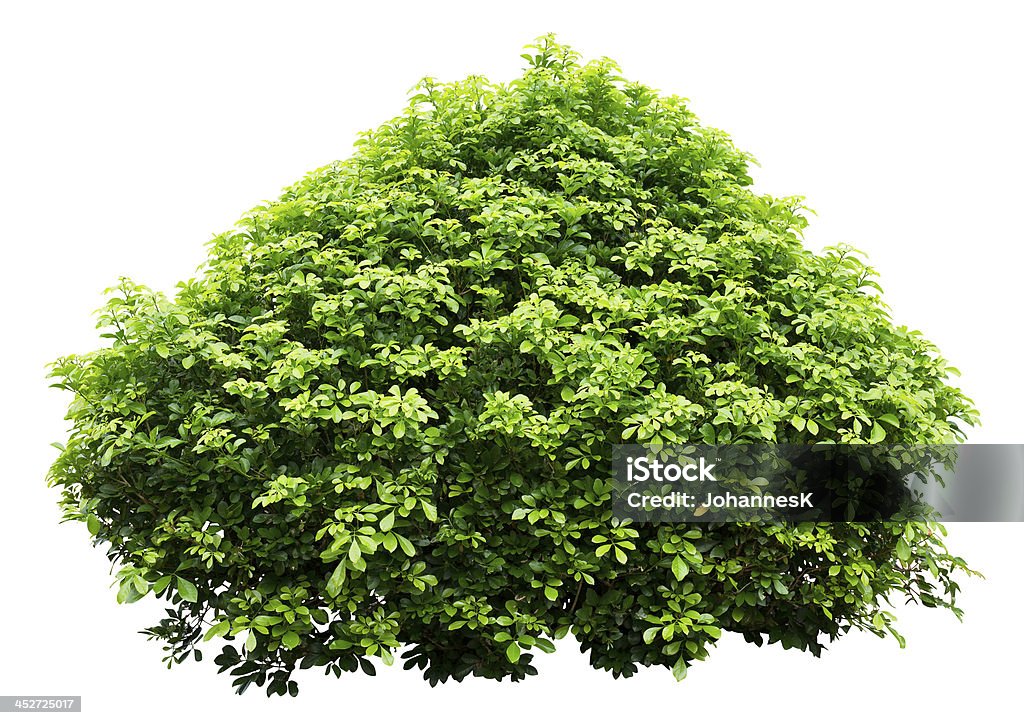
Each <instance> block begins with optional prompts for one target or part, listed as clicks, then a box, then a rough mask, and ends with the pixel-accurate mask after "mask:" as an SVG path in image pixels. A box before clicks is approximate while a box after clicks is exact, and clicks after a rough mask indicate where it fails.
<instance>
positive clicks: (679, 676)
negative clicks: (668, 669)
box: [672, 657, 687, 682]
mask: <svg viewBox="0 0 1024 725" xmlns="http://www.w3.org/2000/svg"><path fill="white" fill-rule="evenodd" d="M686 669H687V667H686V660H684V659H683V658H682V657H680V658H679V659H678V660H676V663H675V664H674V665H672V676H673V677H674V678H676V682H682V681H683V680H685V679H686Z"/></svg>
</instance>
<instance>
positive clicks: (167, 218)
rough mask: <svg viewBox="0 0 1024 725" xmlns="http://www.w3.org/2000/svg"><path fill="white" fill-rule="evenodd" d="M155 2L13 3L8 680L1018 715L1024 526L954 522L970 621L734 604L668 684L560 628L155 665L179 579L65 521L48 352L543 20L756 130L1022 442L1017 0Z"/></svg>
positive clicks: (820, 230) (201, 697)
mask: <svg viewBox="0 0 1024 725" xmlns="http://www.w3.org/2000/svg"><path fill="white" fill-rule="evenodd" d="M156 5H157V4H152V3H111V2H90V3H70V2H69V3H53V2H4V3H3V4H2V5H0V7H2V10H0V93H2V95H0V131H2V132H0V152H2V155H0V203H2V222H0V235H2V236H0V239H2V255H3V256H2V259H3V281H2V283H0V295H2V302H0V304H2V309H3V311H4V321H3V324H4V335H3V340H4V342H3V355H2V356H0V365H2V366H3V370H2V376H0V381H2V384H3V400H4V403H5V406H4V408H5V409H4V410H3V414H2V416H0V425H2V431H0V433H2V435H0V445H2V453H3V464H4V468H5V471H6V475H5V476H4V481H3V483H4V490H5V493H6V496H5V498H4V503H5V506H4V509H3V512H2V514H0V522H2V526H0V536H2V544H0V557H2V571H0V633H2V643H0V649H2V656H0V694H8V695H15V694H24V695H47V694H49V695H53V694H81V695H83V696H84V698H85V710H86V712H85V713H84V714H83V715H80V716H68V715H63V716H61V717H64V718H69V719H70V718H72V717H77V718H79V719H85V720H87V721H89V722H111V721H115V720H117V719H124V720H127V719H132V720H135V721H142V720H145V721H150V722H156V723H163V722H177V723H181V722H187V721H190V720H196V721H199V722H207V721H213V720H214V718H229V717H230V718H235V717H237V718H238V719H242V718H250V717H254V716H255V717H260V718H263V717H265V718H267V721H270V719H271V718H279V719H288V720H289V721H295V722H299V721H302V722H312V721H314V720H313V718H331V719H332V720H338V721H341V720H345V721H350V722H358V721H378V722H403V721H406V720H413V719H415V720H416V721H418V722H441V721H445V722H463V721H469V720H471V719H472V720H482V719H485V718H486V719H487V720H490V721H496V722H502V721H507V722H513V721H527V722H530V721H538V722H547V721H552V720H554V719H555V718H556V717H557V718H559V719H564V718H572V719H573V721H577V722H587V721H595V722H609V721H612V720H613V719H614V720H616V721H619V722H628V721H630V720H642V719H647V720H651V719H653V720H657V719H658V718H666V719H670V720H671V721H675V722H678V721H680V720H683V719H691V718H715V719H718V718H725V719H726V720H727V721H729V722H740V721H741V720H742V719H743V718H744V717H750V718H755V717H756V718H758V719H759V721H760V722H775V721H781V720H783V719H785V720H804V719H811V718H813V719H822V720H824V719H827V720H830V721H836V720H838V721H845V720H848V721H851V722H853V721H858V722H865V721H867V722H870V721H873V720H877V721H880V722H890V721H894V720H895V719H896V718H897V717H900V716H909V715H911V714H912V713H921V714H922V715H925V716H932V717H941V718H942V719H943V720H944V721H953V720H954V718H956V717H976V716H980V715H993V714H996V713H998V712H1000V711H1002V712H1003V713H1004V717H1006V716H1010V713H1014V714H1016V712H1017V710H1018V709H1019V702H1020V696H1019V692H1018V689H1017V688H1018V687H1019V684H1018V678H1019V677H1020V675H1021V671H1022V668H1021V666H1020V659H1019V658H1020V652H1021V651H1022V650H1024V635H1022V629H1021V627H1020V614H1019V609H1020V601H1021V599H1022V598H1024V587H1022V584H1021V577H1020V573H1021V566H1020V559H1019V556H1018V553H1017V551H1018V547H1019V543H1020V540H1021V533H1022V531H1024V529H1022V527H1021V525H1009V524H1007V525H996V524H989V525H982V524H971V525H966V524H961V525H954V526H952V527H951V529H952V530H951V535H950V539H949V542H950V546H951V548H952V549H954V550H955V551H956V552H958V553H960V554H962V555H963V556H965V557H966V558H967V559H968V561H969V563H970V564H972V565H973V566H975V567H976V568H979V569H982V570H984V572H985V573H986V574H987V576H988V579H987V580H985V581H977V580H971V581H968V582H967V583H966V584H965V588H964V592H963V596H962V599H961V603H962V605H963V606H964V608H965V609H966V611H967V615H966V621H965V622H964V623H963V624H959V623H957V621H956V620H955V618H954V617H953V616H952V615H951V614H949V613H947V612H943V611H933V610H918V609H915V610H907V609H903V608H899V609H898V610H897V611H898V612H899V614H900V622H901V624H902V630H903V632H904V634H905V635H906V636H907V638H908V640H909V646H908V648H907V649H906V650H900V649H899V648H898V646H897V645H896V643H895V642H894V641H892V640H891V639H890V640H884V641H883V640H878V639H876V638H875V637H873V636H872V635H869V634H862V633H861V634H852V635H850V636H848V637H847V638H845V639H843V640H841V641H840V642H838V643H836V644H835V645H834V646H833V647H832V648H831V650H830V651H829V652H828V653H826V655H825V656H824V657H823V658H822V659H820V660H815V659H814V658H812V657H810V656H808V655H805V654H802V653H794V652H786V651H782V650H781V649H778V648H774V647H771V648H763V649H757V648H755V647H753V646H749V645H745V644H744V643H743V642H742V641H738V638H733V637H731V636H729V635H726V637H725V638H724V639H723V640H722V642H721V643H720V645H719V646H718V648H717V650H715V651H714V652H712V656H711V658H710V659H709V661H708V662H706V663H697V664H695V665H694V666H693V667H692V668H691V670H690V675H689V678H688V679H687V680H686V681H685V682H684V683H682V684H676V683H674V682H673V681H672V678H671V675H670V674H669V673H668V672H667V671H661V670H658V671H645V672H642V673H641V674H640V675H638V676H637V677H634V678H633V679H632V680H628V681H614V680H612V678H611V677H610V676H609V675H607V674H605V673H603V672H598V671H594V670H591V669H590V668H589V667H588V666H587V664H586V661H585V658H584V657H582V656H581V655H579V653H578V652H573V651H571V650H572V648H571V645H570V643H568V642H564V643H563V647H562V648H561V649H560V651H559V652H558V653H556V654H555V655H551V656H543V655H542V656H541V659H540V661H539V662H538V664H539V667H540V669H541V676H539V677H536V678H532V680H531V681H528V682H526V683H524V684H519V685H512V684H508V683H504V684H496V683H491V682H482V681H473V682H467V683H464V684H462V685H448V686H442V687H439V688H437V689H434V690H431V689H430V688H428V687H427V686H426V684H424V683H423V682H422V681H421V680H420V679H419V675H418V674H416V673H413V672H403V671H401V670H399V669H398V668H397V667H396V668H392V669H390V670H387V668H382V669H384V670H387V671H385V672H384V673H383V674H382V675H381V676H379V677H377V678H375V679H369V678H365V677H361V676H351V677H348V678H343V679H342V680H341V681H336V680H334V679H333V678H331V679H327V678H325V677H323V676H322V675H320V674H319V673H318V672H306V673H303V676H302V677H301V680H300V684H301V687H302V689H303V692H302V693H301V694H300V696H299V698H298V699H297V700H293V699H291V698H284V699H282V698H276V697H275V698H273V699H272V700H268V699H267V698H266V697H265V696H264V695H263V693H262V692H260V691H257V690H251V691H250V692H249V693H248V694H247V695H245V696H243V697H236V696H235V695H234V694H233V693H232V691H231V689H230V687H229V682H228V680H227V679H226V678H225V677H223V676H215V675H214V665H213V663H212V661H211V660H212V656H211V657H208V658H207V660H206V661H204V662H203V663H202V664H198V665H197V664H194V663H190V664H186V665H183V666H181V667H177V668H175V669H173V670H171V671H167V670H166V669H164V667H163V665H162V664H161V662H160V657H161V652H160V649H159V646H158V645H156V644H155V643H150V642H147V641H146V640H145V638H144V637H143V636H142V635H139V634H136V631H137V630H139V629H142V628H143V627H145V626H148V625H150V624H152V623H153V622H154V621H155V620H156V619H157V618H158V615H159V613H160V612H161V609H160V607H159V604H158V603H156V602H155V601H153V600H152V599H151V598H150V599H148V600H144V601H143V602H140V603H137V604H134V605H124V606H118V605H117V604H115V601H114V590H113V589H110V588H108V584H109V583H110V581H111V577H110V576H109V571H108V569H109V566H108V562H107V560H106V558H105V556H104V553H103V552H102V551H101V550H99V549H92V548H90V546H89V544H88V536H87V533H86V531H85V527H84V526H82V525H65V526H58V525H57V521H58V518H59V516H58V510H57V506H56V500H57V494H56V492H55V491H53V490H49V489H47V488H46V487H45V485H44V482H43V479H44V475H45V471H46V468H47V467H48V465H49V463H50V461H51V460H52V458H53V455H54V454H55V451H54V450H53V449H52V448H50V447H49V443H50V442H51V441H58V440H61V439H62V438H63V436H64V424H63V421H62V415H63V410H64V408H65V407H66V405H67V403H68V398H67V397H66V396H65V395H64V394H62V393H61V392H59V391H56V390H50V389H48V388H47V387H46V385H47V382H46V381H45V379H44V365H45V363H47V362H48V361H51V360H53V359H54V358H56V357H57V356H58V355H60V354H63V353H67V352H76V351H85V350H88V349H91V348H92V347H95V346H96V345H97V343H98V340H97V338H96V332H95V330H94V329H93V319H92V317H91V314H90V313H91V311H92V310H94V309H95V308H96V307H98V306H99V304H100V303H101V299H102V297H101V295H100V292H101V291H102V290H103V289H104V288H105V287H107V286H110V285H112V284H114V283H115V282H116V280H117V277H118V276H120V275H127V276H130V277H132V278H134V279H135V280H137V281H139V282H143V283H146V284H149V285H150V286H152V287H155V288H158V289H162V290H166V291H171V290H173V286H174V284H175V282H176V281H178V280H180V279H182V278H186V277H189V276H191V275H192V273H193V272H194V270H195V268H196V266H197V265H198V264H199V263H200V262H201V260H202V259H203V255H204V247H203V244H204V242H206V241H207V240H208V239H209V238H210V237H211V236H212V235H213V234H214V233H216V232H219V231H222V230H224V229H226V228H229V227H230V226H231V225H232V224H233V222H234V221H235V220H236V219H237V218H239V216H241V214H242V213H244V212H245V211H246V210H248V209H249V208H251V207H252V206H254V205H255V204H257V203H259V202H260V201H261V200H264V199H270V198H273V197H275V196H276V195H277V193H278V191H279V190H280V189H281V187H283V186H285V185H286V184H289V183H291V182H292V181H294V180H296V179H298V178H299V177H300V176H301V175H302V174H303V173H305V172H306V171H308V170H310V169H313V168H315V167H318V166H320V165H323V164H324V163H327V162H328V161H330V160H332V159H335V158H341V157H344V156H346V155H348V153H349V152H350V149H351V142H352V141H353V139H354V138H355V134H356V133H357V132H359V131H361V130H364V129H368V128H370V127H373V126H375V125H377V124H379V123H380V122H382V121H385V120H387V119H388V118H390V117H391V116H393V115H395V114H397V113H398V112H399V111H400V110H401V108H402V106H403V105H404V100H405V93H406V91H407V89H409V88H410V87H411V86H412V85H413V84H414V83H415V82H416V81H417V80H418V78H420V77H421V76H423V75H428V74H429V75H433V76H436V77H438V78H441V79H456V78H461V77H463V76H465V75H467V74H469V73H482V74H484V75H487V76H489V77H490V78H492V79H494V80H510V79H512V78H513V77H515V76H516V75H517V74H518V71H519V70H520V67H521V65H522V61H521V60H520V59H519V53H520V52H521V47H522V46H523V45H525V44H526V43H527V42H529V41H531V40H532V39H533V38H535V37H536V36H538V35H541V34H543V33H545V32H548V31H555V32H557V33H558V34H559V38H560V40H561V41H563V42H566V43H569V44H570V45H572V46H574V47H575V48H576V49H577V50H579V51H580V52H582V53H583V54H584V56H585V57H596V56H602V55H607V56H609V57H612V58H614V59H616V60H617V61H619V63H620V64H621V65H622V68H623V71H624V74H625V75H626V77H628V78H630V79H635V80H640V81H643V82H646V83H647V84H649V85H652V86H654V87H656V88H659V89H661V90H662V91H663V92H665V93H674V94H678V95H682V96H685V97H688V98H690V99H691V102H692V108H693V109H694V110H695V111H696V112H697V114H698V115H699V116H700V117H701V119H702V120H703V121H704V122H705V123H707V124H709V125H713V126H718V127H720V128H723V129H725V130H727V131H728V132H730V133H731V134H732V135H733V138H734V139H735V141H736V143H737V144H738V145H739V146H740V147H741V148H743V149H745V150H747V151H750V152H752V153H753V154H754V155H755V156H756V157H757V158H758V159H759V161H760V162H761V168H760V169H755V177H756V179H757V186H758V188H759V189H761V190H764V191H767V192H770V193H773V194H777V195H787V194H801V195H804V196H806V197H807V204H808V205H809V206H810V207H811V208H813V209H815V210H816V211H817V216H816V217H814V218H813V219H812V223H811V226H810V228H809V230H808V243H809V244H811V245H813V246H815V247H820V246H822V245H824V244H828V243H834V242H839V241H845V242H849V243H852V244H853V245H854V246H857V247H859V248H861V249H863V250H865V251H866V252H867V253H868V255H869V257H870V260H871V261H872V262H873V264H874V266H875V267H876V268H877V269H878V270H879V272H880V273H881V281H882V284H883V286H884V287H885V289H886V299H887V300H888V301H889V303H890V304H891V305H892V307H893V314H894V317H895V318H896V320H897V321H899V322H905V323H908V324H910V326H911V327H915V328H917V329H920V330H922V331H923V332H924V333H925V334H926V336H928V337H929V338H930V339H932V340H934V341H935V342H936V343H937V344H938V345H939V347H940V348H941V349H942V351H943V353H944V354H945V356H946V357H947V358H949V359H950V360H951V361H952V362H953V364H955V365H957V366H958V367H960V368H961V369H962V371H963V373H964V375H963V378H962V379H961V385H962V386H963V388H964V389H965V390H966V391H967V393H968V394H969V395H971V396H972V397H973V398H974V400H975V402H976V404H977V406H978V407H979V408H980V409H981V411H982V414H983V421H984V425H983V427H981V428H980V429H978V430H976V431H975V432H974V433H973V434H972V436H971V441H972V442H1024V435H1021V425H1020V423H1019V420H1020V411H1021V408H1022V404H1024V393H1022V389H1021V385H1020V379H1021V376H1020V365H1021V350H1022V346H1021V342H1020V334H1021V325H1020V312H1021V310H1022V305H1021V296H1022V293H1021V264H1022V261H1024V255H1022V252H1021V248H1022V241H1024V240H1022V232H1021V222H1020V217H1021V186H1022V185H1021V171H1022V169H1024V164H1022V161H1024V148H1022V142H1021V138H1022V136H1021V133H1020V129H1021V128H1024V118H1022V104H1021V90H1020V70H1021V69H1022V68H1024V58H1022V55H1024V50H1022V48H1024V46H1022V44H1021V43H1020V37H1019V32H1020V28H1021V20H1022V18H1021V14H1020V11H1018V10H1016V9H1015V7H1016V6H1015V4H1013V3H988V2H970V3H968V2H963V3H960V4H954V5H946V4H942V3H934V2H931V3H912V2H900V3H893V2H887V3H870V2H857V3H848V4H845V6H844V7H840V4H837V3H791V2H772V3H757V4H754V3H750V4H746V3H744V4H740V3H730V2H717V3H710V2H700V3H691V2H672V3H667V2H666V3H654V2H641V1H638V0H630V1H629V2H620V3H614V4H602V3H598V2H588V3H576V2H554V1H552V0H548V1H547V2H524V1H519V2H508V3H501V4H498V3H485V2H476V3H443V2H418V3H408V4H404V3H397V2H389V3H386V4H385V5H384V6H382V7H381V8H379V9H365V8H364V9H358V10H356V9H348V8H345V7H344V4H343V3H336V4H332V5H326V4H324V5H315V4H311V3H303V2H287V3H285V2H281V3H277V4H274V5H270V4H260V3H252V2H249V3H237V4H235V3H215V2H203V3H191V2H180V1H179V2H175V3H166V4H164V5H163V8H162V9H161V8H160V7H157V6H156ZM369 5H370V3H361V4H360V6H361V7H363V6H367V7H368V6H369ZM11 717H12V718H13V717H15V716H11ZM43 717H44V719H45V718H46V717H56V716H43Z"/></svg>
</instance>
